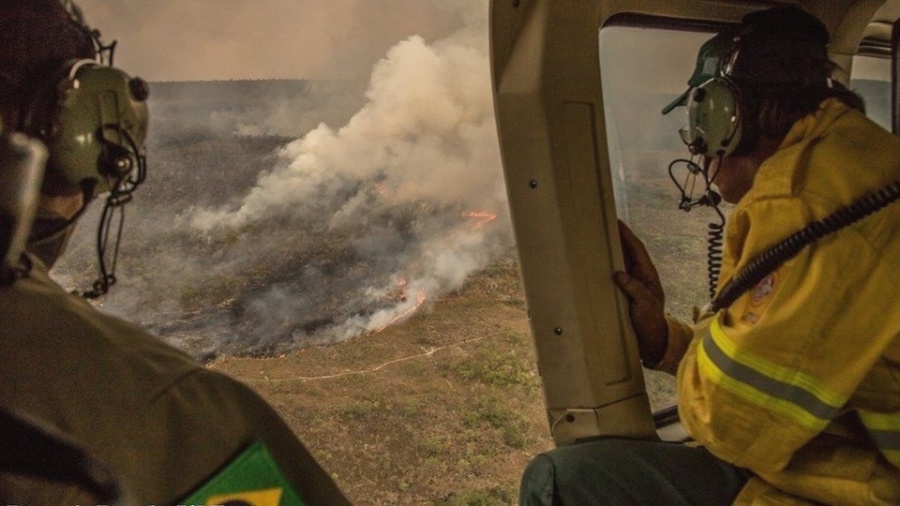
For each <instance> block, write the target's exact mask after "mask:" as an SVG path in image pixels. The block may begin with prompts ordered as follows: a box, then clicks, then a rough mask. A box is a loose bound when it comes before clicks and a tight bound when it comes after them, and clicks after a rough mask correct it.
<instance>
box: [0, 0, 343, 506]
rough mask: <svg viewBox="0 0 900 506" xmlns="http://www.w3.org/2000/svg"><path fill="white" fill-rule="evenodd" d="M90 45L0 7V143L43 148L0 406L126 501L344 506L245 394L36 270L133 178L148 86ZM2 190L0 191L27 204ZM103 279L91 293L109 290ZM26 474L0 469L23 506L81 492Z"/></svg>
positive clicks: (5, 324) (36, 8) (66, 10)
mask: <svg viewBox="0 0 900 506" xmlns="http://www.w3.org/2000/svg"><path fill="white" fill-rule="evenodd" d="M100 48H102V46H101V45H100V44H99V37H98V36H97V33H96V32H92V31H91V30H90V29H89V28H87V26H86V25H85V24H83V18H81V14H80V11H78V10H77V8H74V6H73V5H72V4H71V2H60V1H59V0H4V1H3V2H2V3H0V123H2V125H3V134H2V136H0V141H2V142H3V143H5V144H12V145H14V144H16V143H19V144H21V143H22V142H23V139H35V140H36V141H39V143H40V144H41V145H44V146H46V152H47V154H48V156H47V158H46V165H45V169H44V170H43V171H42V172H43V178H42V180H41V181H39V182H37V184H35V185H34V186H35V188H40V190H39V191H40V193H39V195H36V196H35V197H36V199H35V201H36V203H37V206H36V207H37V210H36V213H35V215H36V217H35V219H34V220H26V221H28V223H26V225H28V226H30V228H31V233H30V236H29V237H28V240H27V247H26V248H23V251H22V252H21V254H20V255H18V254H13V255H12V258H13V260H14V261H13V262H12V264H11V265H7V263H6V262H5V263H4V271H5V273H6V274H10V273H13V274H12V275H4V276H3V282H2V284H0V315H2V317H0V360H2V363H3V367H0V409H3V410H4V411H14V412H16V413H22V414H25V415H27V416H28V417H29V419H35V420H39V421H40V422H41V423H42V424H45V425H46V426H47V427H50V428H52V429H53V430H55V431H59V432H61V433H63V434H65V435H66V436H68V437H69V438H71V439H73V440H74V441H77V442H78V443H79V444H80V445H81V446H82V447H83V449H84V450H85V452H86V453H87V454H89V455H90V456H91V457H92V458H93V459H95V460H96V461H97V462H100V463H102V464H103V465H105V466H106V467H108V469H110V470H111V471H112V473H113V474H115V475H116V476H117V477H118V479H119V480H121V482H122V486H123V487H124V488H127V489H128V490H129V492H130V496H129V497H131V498H133V499H132V500H134V501H135V502H136V503H137V504H141V505H150V504H155V505H166V504H226V503H235V504H245V503H246V504H258V505H268V504H281V505H288V504H307V505H310V504H317V505H318V504H347V503H348V501H347V500H346V498H345V497H344V495H343V494H342V493H341V491H340V490H339V489H338V487H337V486H336V485H335V483H334V482H333V480H332V479H331V477H330V476H329V475H328V474H327V473H326V472H325V471H324V470H323V469H322V468H321V467H320V466H319V465H318V464H317V463H316V461H315V460H314V458H313V457H312V456H311V455H310V453H309V452H308V451H307V450H306V448H304V446H303V444H302V443H301V442H300V441H299V440H298V439H297V437H296V436H295V435H294V434H293V432H292V431H291V429H290V428H289V427H288V426H287V425H286V424H285V423H284V421H283V420H282V419H281V418H280V417H279V415H278V414H277V413H276V412H275V411H274V410H273V409H272V408H271V407H270V406H269V405H267V404H266V402H264V401H263V400H262V399H261V398H260V397H259V396H258V395H257V394H256V393H254V392H253V391H251V390H250V389H249V388H247V387H245V386H244V385H242V384H241V383H238V382H237V381H234V380H232V379H230V378H229V377H227V376H224V375H222V374H219V373H217V372H215V371H211V370H208V369H206V368H204V367H202V366H200V365H199V364H198V363H197V362H195V361H194V360H193V359H191V358H190V357H189V356H187V355H186V354H184V353H182V352H181V351H179V350H176V349H174V348H172V347H170V346H168V345H166V344H164V343H163V342H161V341H160V340H159V339H157V338H156V337H154V336H153V335H151V334H149V333H147V332H146V331H144V330H142V329H141V328H139V327H137V326H135V325H133V324H131V323H129V322H127V321H124V320H122V319H119V318H116V317H113V316H110V315H107V314H104V313H101V312H99V311H97V310H96V309H94V307H93V306H91V305H90V304H89V303H88V302H87V301H86V300H85V298H84V297H82V296H79V295H77V294H71V293H68V292H66V291H65V290H63V289H62V288H61V287H60V286H59V285H57V284H56V283H55V282H54V281H53V280H52V279H51V278H50V277H49V276H48V270H49V268H50V267H51V266H52V265H53V263H54V261H55V260H56V259H57V258H58V256H59V255H60V254H62V252H63V251H64V249H65V243H66V239H67V237H68V236H69V234H70V233H71V230H72V228H73V227H74V226H75V223H76V221H77V220H78V218H79V217H80V216H81V214H82V212H83V210H84V208H85V207H86V206H87V205H88V204H89V203H90V202H91V201H92V200H94V199H95V198H96V197H97V196H98V195H103V196H105V197H104V198H105V199H106V206H107V210H112V211H115V210H116V209H117V208H118V207H120V206H121V205H123V203H124V202H127V200H129V197H130V194H131V192H132V191H133V190H134V189H135V188H136V187H137V186H138V185H139V184H140V182H141V180H142V179H143V177H144V174H145V171H146V164H145V161H144V156H143V141H144V137H145V135H146V129H147V118H148V114H147V106H146V99H147V96H148V93H149V91H148V87H147V85H146V83H144V82H143V81H141V80H139V79H137V78H133V77H131V76H129V75H128V74H126V73H125V72H123V71H121V70H119V69H116V68H114V67H111V66H109V65H106V64H104V63H102V62H101V61H99V60H98V59H97V55H98V50H99V49H100ZM38 151H40V150H38ZM3 160H7V158H0V162H2V161H3ZM8 165H9V166H6V167H4V166H0V175H4V176H8V175H9V173H10V172H11V171H12V170H13V167H12V166H11V164H8ZM9 179H10V178H9V177H0V184H6V183H7V182H8V180H9ZM26 186H27V185H26ZM8 189H9V188H2V187H0V190H8ZM12 190H14V191H0V195H3V196H4V197H3V198H4V199H6V200H8V201H11V200H16V199H22V200H27V197H28V196H27V195H24V193H27V192H26V191H25V190H19V189H12ZM0 204H2V207H3V208H4V209H6V208H14V207H15V206H14V205H12V204H14V203H13V202H0ZM3 223H4V226H8V224H7V222H6V221H4V222H3ZM4 237H5V236H4ZM8 246H9V244H4V248H6V249H7V250H9V248H8ZM2 253H4V254H6V253H8V251H5V252H2ZM6 257H7V258H9V257H10V255H7V256H6ZM103 272H104V275H103V277H101V279H100V280H99V281H98V284H97V285H95V292H96V293H103V292H105V290H106V289H108V285H109V284H111V282H114V278H113V277H112V276H111V275H109V273H107V272H106V271H105V270H104V271H103ZM96 293H95V294H96ZM4 444H7V445H9V444H13V445H15V444H17V442H16V441H12V442H9V441H4ZM21 444H25V442H22V443H21ZM2 469H3V468H2V467H0V470H2ZM38 471H40V470H38ZM34 474H40V472H37V473H32V475H31V476H28V475H23V474H12V473H2V472H0V497H3V499H4V500H5V501H7V502H9V503H10V504H21V505H51V504H78V503H82V504H84V503H85V502H86V500H85V497H89V496H86V495H85V492H84V491H83V490H79V488H78V487H76V486H74V485H66V484H64V483H55V482H52V481H48V480H43V479H39V478H36V477H35V476H34Z"/></svg>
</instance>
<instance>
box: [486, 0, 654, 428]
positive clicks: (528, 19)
mask: <svg viewBox="0 0 900 506" xmlns="http://www.w3.org/2000/svg"><path fill="white" fill-rule="evenodd" d="M599 14H600V10H599V3H598V2H595V1H584V0H535V1H528V2H518V1H510V0H492V2H491V26H490V28H491V55H492V61H491V64H492V76H493V86H494V98H495V102H494V103H495V109H496V113H497V127H498V132H499V138H500V149H501V155H502V159H503V167H504V175H505V178H506V186H507V192H508V197H509V201H510V208H511V214H512V221H513V229H514V232H515V236H516V242H517V247H518V251H519V262H520V268H521V271H522V277H523V285H524V290H525V296H526V299H527V301H528V309H529V316H530V322H531V328H532V334H533V338H534V342H535V346H536V349H537V355H538V365H539V369H540V373H541V376H542V380H543V385H544V397H545V401H546V408H547V417H548V421H549V423H550V428H551V434H552V436H553V439H554V441H555V442H556V444H557V445H564V444H569V443H573V442H575V441H578V440H582V439H587V438H591V437H595V436H598V435H619V436H627V437H640V438H648V439H655V438H656V437H657V435H656V429H655V426H654V424H653V418H652V415H651V413H650V404H649V399H648V397H647V394H646V391H645V385H644V378H643V373H642V370H641V364H640V359H639V355H638V350H637V343H636V340H635V338H634V335H633V330H632V329H631V324H630V320H629V317H628V303H627V301H626V299H625V298H624V296H623V295H622V294H621V293H620V292H619V290H618V289H617V288H616V287H615V285H614V284H613V282H612V273H613V272H614V271H617V270H623V269H624V260H623V257H622V251H621V247H620V245H619V237H618V227H617V221H616V211H615V201H614V197H613V190H612V188H613V185H612V180H611V173H610V161H609V156H608V147H607V140H606V139H607V137H606V127H605V122H604V119H603V104H602V93H601V90H600V74H599V64H598V62H599V47H598V39H597V37H598V26H599V24H598V19H599Z"/></svg>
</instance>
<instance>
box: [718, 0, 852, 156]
mask: <svg viewBox="0 0 900 506" xmlns="http://www.w3.org/2000/svg"><path fill="white" fill-rule="evenodd" d="M738 34H739V35H738V36H737V37H736V41H735V46H734V49H733V51H732V54H731V55H730V57H732V58H733V61H732V68H731V69H730V74H729V78H730V79H731V80H732V82H733V83H734V85H735V86H736V87H737V91H738V94H739V96H740V103H741V108H742V114H743V115H744V124H743V127H744V131H745V134H748V135H745V137H746V138H747V139H748V140H751V139H756V138H758V137H759V136H765V137H770V138H776V139H777V138H782V137H784V136H785V135H786V134H787V133H788V131H789V130H790V129H791V127H792V126H793V125H794V123H796V122H797V121H798V120H800V119H801V118H803V117H805V116H807V115H809V114H811V113H813V112H815V111H816V110H817V109H818V108H819V106H820V104H821V103H822V102H823V101H825V100H826V99H828V98H831V97H834V98H837V99H839V100H841V101H842V102H844V103H846V104H847V105H848V106H850V107H852V108H854V109H858V110H860V111H862V112H865V106H864V103H863V100H862V98H861V97H860V96H859V95H857V94H856V93H854V92H852V91H851V90H849V89H847V88H846V87H845V86H843V85H842V84H840V83H838V82H837V81H833V80H832V79H830V76H831V74H832V73H833V71H834V68H835V65H834V63H832V62H831V61H830V60H829V59H828V52H827V44H828V40H829V35H828V30H827V29H826V28H825V26H824V25H823V24H822V22H821V21H819V20H818V19H817V18H816V17H815V16H813V15H811V14H809V13H807V12H805V11H803V10H801V9H800V8H798V7H796V6H793V5H791V6H785V7H776V8H772V9H767V10H764V11H758V12H754V13H751V14H748V15H747V16H745V17H744V19H743V20H742V22H741V25H740V26H739V27H738ZM749 144H755V142H751V143H747V144H745V143H742V146H740V149H739V151H741V150H744V149H751V148H752V146H751V145H749ZM735 154H740V153H737V152H736V153H735Z"/></svg>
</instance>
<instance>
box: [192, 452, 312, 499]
mask: <svg viewBox="0 0 900 506" xmlns="http://www.w3.org/2000/svg"><path fill="white" fill-rule="evenodd" d="M179 504H180V505H189V506H304V502H303V500H302V499H300V496H299V495H298V494H297V492H295V491H294V489H293V488H292V487H291V484H290V483H288V481H287V479H285V477H284V475H283V474H282V473H281V470H280V469H279V468H278V465H277V464H276V463H275V460H274V459H273V458H272V455H271V454H270V453H269V450H268V449H267V448H266V446H265V445H264V444H262V443H255V444H253V445H252V446H250V447H249V448H247V449H246V450H244V452H243V453H241V454H240V455H238V456H237V457H236V458H234V459H233V460H232V461H231V462H229V463H228V464H227V465H226V466H225V468H224V469H222V470H221V471H220V472H219V473H218V474H216V475H215V476H213V477H212V479H210V480H209V481H207V482H206V483H204V484H203V485H202V486H201V487H200V488H199V489H197V490H196V491H195V492H194V493H193V494H191V495H190V496H189V497H188V498H187V499H185V500H183V501H181V502H180V503H179Z"/></svg>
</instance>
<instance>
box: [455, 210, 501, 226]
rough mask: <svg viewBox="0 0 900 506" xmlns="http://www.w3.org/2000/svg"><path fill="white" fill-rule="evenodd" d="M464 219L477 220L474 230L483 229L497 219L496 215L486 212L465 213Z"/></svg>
mask: <svg viewBox="0 0 900 506" xmlns="http://www.w3.org/2000/svg"><path fill="white" fill-rule="evenodd" d="M463 217H465V218H469V219H472V220H475V224H474V225H473V228H481V227H483V226H485V225H487V224H488V223H490V222H492V221H494V220H496V219H497V215H496V214H494V213H489V212H486V211H477V212H476V211H473V212H470V213H463Z"/></svg>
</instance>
